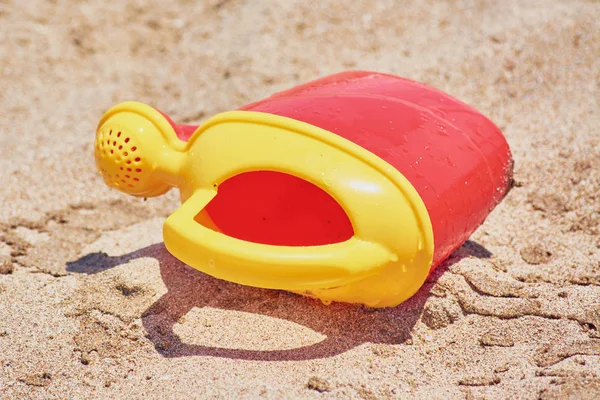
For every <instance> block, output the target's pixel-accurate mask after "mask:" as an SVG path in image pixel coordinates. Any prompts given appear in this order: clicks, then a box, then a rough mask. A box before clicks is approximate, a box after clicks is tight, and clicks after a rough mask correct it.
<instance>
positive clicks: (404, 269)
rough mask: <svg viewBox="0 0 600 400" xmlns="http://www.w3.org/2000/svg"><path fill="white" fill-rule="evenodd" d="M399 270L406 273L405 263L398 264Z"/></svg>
mask: <svg viewBox="0 0 600 400" xmlns="http://www.w3.org/2000/svg"><path fill="white" fill-rule="evenodd" d="M400 270H401V271H402V272H403V273H406V271H407V270H408V269H407V268H406V265H404V264H402V265H401V266H400Z"/></svg>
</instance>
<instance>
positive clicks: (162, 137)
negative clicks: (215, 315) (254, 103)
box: [95, 102, 433, 307]
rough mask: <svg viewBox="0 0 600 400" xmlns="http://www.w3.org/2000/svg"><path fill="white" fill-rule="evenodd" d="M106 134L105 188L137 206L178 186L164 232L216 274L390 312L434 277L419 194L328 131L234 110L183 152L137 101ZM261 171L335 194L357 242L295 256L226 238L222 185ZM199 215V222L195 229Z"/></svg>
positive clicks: (185, 256) (300, 250)
mask: <svg viewBox="0 0 600 400" xmlns="http://www.w3.org/2000/svg"><path fill="white" fill-rule="evenodd" d="M97 132H98V133H97V140H96V148H95V152H96V162H97V165H98V168H99V170H100V172H101V173H102V175H103V176H104V179H105V182H106V183H107V184H109V185H111V186H113V187H116V188H117V189H119V190H121V191H123V192H125V193H129V194H132V195H136V196H156V195H159V194H162V193H164V192H165V191H167V190H168V189H169V188H171V187H177V188H179V190H180V194H181V201H182V205H181V206H180V207H179V208H178V209H177V210H176V211H175V212H173V214H172V215H171V216H169V217H168V219H167V220H166V222H165V224H164V229H163V235H164V241H165V245H166V247H167V249H168V250H169V251H170V252H171V253H172V254H173V255H174V256H175V257H177V258H179V259H180V260H182V261H183V262H185V263H187V264H188V265H190V266H191V267H193V268H196V269H198V270H200V271H202V272H205V273H207V274H209V275H211V276H214V277H217V278H220V279H225V280H228V281H232V282H236V283H240V284H244V285H249V286H255V287H262V288H272V289H282V290H288V291H292V292H295V293H300V294H303V295H306V296H310V297H314V298H318V299H321V300H322V301H323V302H324V303H330V302H331V301H341V302H349V303H361V304H365V305H368V306H370V307H388V306H395V305H397V304H399V303H401V302H403V301H404V300H406V299H408V298H409V297H411V296H412V295H413V294H414V293H415V292H416V291H417V290H418V289H419V288H420V287H421V286H422V284H423V283H424V281H425V279H426V277H427V275H428V273H429V268H430V265H431V261H432V258H433V232H432V228H431V223H430V220H429V216H428V213H427V210H426V208H425V205H424V204H423V202H422V200H421V198H420V197H419V195H418V193H417V192H416V190H415V189H414V188H413V186H412V185H411V184H410V183H409V182H408V181H407V180H406V179H405V178H404V176H403V175H402V174H400V173H399V172H398V171H397V170H396V169H394V168H393V167H392V166H391V165H389V164H388V163H386V162H385V161H383V160H382V159H380V158H379V157H377V156H375V155H373V154H372V153H370V152H368V151H367V150H365V149H363V148H362V147H360V146H358V145H356V144H354V143H352V142H350V141H348V140H346V139H344V138H342V137H340V136H337V135H334V134H332V133H331V132H328V131H326V130H323V129H320V128H318V127H315V126H313V125H309V124H306V123H302V122H299V121H296V120H293V119H290V118H285V117H280V116H276V115H271V114H265V113H259V112H247V111H231V112H225V113H222V114H219V115H216V116H215V117H213V118H211V119H209V120H208V121H206V122H205V123H204V124H203V125H201V126H200V127H198V129H197V130H196V131H195V132H194V134H193V135H192V137H191V138H190V140H189V141H188V142H182V141H180V140H179V139H178V138H177V136H176V134H175V132H174V130H173V128H172V127H171V125H170V124H169V122H168V121H167V120H166V118H165V117H163V116H162V114H160V113H159V112H158V111H156V110H155V109H153V108H152V107H149V106H147V105H144V104H141V103H137V102H126V103H121V104H119V105H117V106H115V107H113V108H112V109H110V110H109V111H108V112H107V113H106V114H105V116H104V117H103V118H102V120H101V121H100V123H99V125H98V131H97ZM132 143H133V144H134V146H133V147H135V150H134V149H133V147H132V146H131V144H132ZM108 145H110V147H109V146H108ZM121 146H122V148H121ZM115 148H116V149H119V152H120V153H118V152H116V151H114V150H115ZM110 150H113V152H112V153H111V152H110ZM259 170H263V171H264V170H271V171H279V172H283V173H287V174H290V175H294V176H297V177H299V178H302V179H304V180H306V181H309V182H311V183H313V184H315V185H317V186H318V187H320V188H322V189H323V190H325V191H327V192H328V193H329V194H330V195H331V196H332V197H333V198H334V199H335V200H336V201H337V202H338V203H339V204H340V205H341V206H342V207H343V209H344V210H345V211H346V213H347V215H348V217H349V219H350V221H351V223H352V226H353V228H354V237H352V238H351V239H349V240H347V241H344V242H341V243H335V244H330V245H322V246H307V247H291V246H290V247H288V246H273V245H265V244H259V243H251V242H247V241H243V240H239V239H236V238H233V237H229V236H226V235H224V234H223V233H221V232H219V230H218V227H217V226H215V225H214V223H212V221H211V220H210V217H209V216H208V215H207V214H206V212H201V211H202V210H203V209H204V207H205V206H206V205H207V204H208V203H209V202H210V201H211V200H212V199H213V198H214V197H215V196H216V194H217V191H218V187H219V184H220V183H222V182H224V181H226V180H227V179H229V178H231V177H233V176H235V175H238V174H240V173H243V172H249V171H259ZM198 214H199V215H200V217H201V218H202V221H201V222H202V223H199V222H197V221H196V220H195V219H194V218H195V217H196V216H197V215H198Z"/></svg>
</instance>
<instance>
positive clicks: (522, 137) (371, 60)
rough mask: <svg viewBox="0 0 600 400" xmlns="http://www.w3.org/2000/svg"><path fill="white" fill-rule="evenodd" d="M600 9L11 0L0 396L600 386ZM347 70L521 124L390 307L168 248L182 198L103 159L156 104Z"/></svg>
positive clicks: (0, 44) (452, 394) (0, 126)
mask: <svg viewBox="0 0 600 400" xmlns="http://www.w3.org/2000/svg"><path fill="white" fill-rule="evenodd" d="M599 19H600V3H599V2H598V1H593V0H588V1H578V0H571V1H560V0H536V1H527V2H523V1H517V0H506V1H494V0H462V1H441V2H434V1H422V2H420V1H410V2H400V1H391V0H389V1H386V0H381V1H376V2H369V1H353V2H344V5H341V3H340V4H338V2H336V1H320V2H301V1H274V0H252V1H249V0H246V1H241V0H239V1H238V0H229V1H228V0H219V1H217V0H207V1H203V2H201V1H190V0H178V1H169V2H159V1H142V0H136V1H128V2H105V1H100V0H88V1H85V2H84V1H76V0H52V1H42V0H27V1H21V0H0V88H1V89H0V110H1V111H0V149H1V150H2V157H1V158H0V183H1V184H0V198H1V199H2V201H1V204H0V239H1V240H0V398H3V399H4V398H6V399H52V398H56V399H89V398H94V399H115V398H127V399H142V398H143V399H150V398H272V399H280V398H282V399H283V398H286V399H295V398H308V399H311V398H312V399H317V398H324V399H325V398H326V399H341V398H362V399H369V400H371V399H387V398H392V399H396V398H397V399H405V398H422V399H507V398H519V399H564V398H577V399H597V398H600V383H599V382H600V377H599V375H600V357H599V356H600V237H599V229H600V228H599V221H600V201H599V200H598V199H599V198H600V128H599V127H600V113H599V111H598V110H599V109H600V104H599V103H600V101H599V100H600V57H599V55H600V31H599V30H598V20H599ZM346 69H369V70H376V71H380V72H387V73H394V74H398V75H402V76H405V77H407V78H411V79H415V80H419V81H422V82H425V83H427V84H430V85H433V86H435V87H438V88H440V89H442V90H444V91H446V92H448V93H450V94H452V95H454V96H456V97H458V98H460V99H462V100H464V101H465V102H467V103H469V104H471V105H473V106H475V107H476V108H478V109H479V110H481V111H482V112H483V113H484V114H486V115H488V116H489V117H490V118H491V119H492V120H494V121H495V122H496V123H497V124H498V125H499V126H500V127H501V128H502V129H503V131H504V132H505V134H506V136H507V139H508V141H509V143H510V145H511V147H512V150H513V152H514V157H515V162H516V170H515V179H516V187H515V188H514V189H513V190H512V191H511V193H510V194H509V195H508V197H507V198H506V199H505V201H504V202H502V203H501V204H500V206H498V207H497V208H496V209H495V210H494V211H493V212H492V214H491V215H490V216H489V218H488V219H487V221H486V222H485V224H484V225H483V226H482V227H481V228H480V229H479V230H478V231H477V232H476V233H475V234H474V235H473V237H472V238H471V240H470V241H469V242H467V244H465V245H464V246H463V247H462V248H461V249H459V250H458V251H457V252H456V253H455V254H454V255H453V256H452V257H451V258H450V259H449V260H448V261H447V262H446V263H445V264H444V265H443V266H442V267H441V268H440V269H439V270H438V271H437V272H436V273H435V274H434V275H432V276H431V277H430V279H429V280H428V282H427V284H426V285H425V287H424V288H423V289H422V290H421V291H420V292H419V293H418V294H417V295H415V296H414V298H412V299H411V300H410V301H408V302H407V303H405V304H403V305H401V306H398V307H396V308H393V309H384V310H368V309H364V308H362V307H356V306H352V305H347V304H336V303H334V304H332V305H330V306H325V305H322V304H320V303H319V302H318V301H314V300H309V299H305V298H302V297H299V296H296V295H292V294H288V293H285V292H279V291H271V290H262V289H254V288H249V287H243V286H239V285H235V284H232V283H228V282H223V281H219V280H216V279H213V278H211V277H209V276H206V275H204V274H202V273H199V272H197V271H195V270H192V269H191V268H189V267H187V266H185V265H183V264H181V263H180V262H178V261H177V260H175V259H173V258H172V257H171V256H170V255H169V254H168V253H167V251H166V250H165V248H164V245H163V244H162V239H161V224H162V221H163V220H164V218H165V217H166V216H167V215H168V214H169V213H170V212H171V211H172V210H174V209H175V207H177V204H178V203H177V193H176V192H173V193H169V195H168V196H166V197H162V198H154V199H148V200H147V201H143V200H141V199H134V198H131V197H128V196H125V195H122V194H120V193H118V192H116V191H114V190H111V189H109V188H107V187H106V186H105V185H104V184H103V182H102V180H101V178H100V176H99V175H98V174H97V173H96V171H95V167H94V164H93V156H92V143H93V135H94V130H95V125H96V123H97V121H98V119H99V118H100V116H101V115H102V113H103V112H104V111H105V110H106V109H107V108H108V107H110V106H112V105H113V104H115V103H116V102H119V101H122V100H129V99H132V100H139V101H143V102H146V103H149V104H152V105H154V106H156V107H158V108H161V109H163V110H164V111H166V112H167V113H169V114H171V115H172V116H173V117H174V119H176V120H178V121H179V122H188V123H199V122H201V121H203V120H204V119H206V118H208V117H210V116H211V115H214V114H215V113H218V112H221V111H226V110H231V109H234V108H236V107H239V106H241V105H244V104H246V103H248V102H251V101H254V100H259V99H261V98H264V97H265V96H267V95H269V94H270V93H272V92H275V91H278V90H282V89H285V88H289V87H292V86H294V85H296V84H298V83H302V82H305V81H307V80H310V79H314V78H316V77H319V76H323V75H326V74H330V73H335V72H339V71H342V70H346Z"/></svg>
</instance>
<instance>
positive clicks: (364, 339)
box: [67, 241, 491, 361]
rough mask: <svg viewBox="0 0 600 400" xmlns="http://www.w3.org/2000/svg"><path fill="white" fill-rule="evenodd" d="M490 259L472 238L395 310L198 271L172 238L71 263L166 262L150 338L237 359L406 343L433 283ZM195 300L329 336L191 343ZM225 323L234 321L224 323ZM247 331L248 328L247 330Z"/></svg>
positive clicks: (78, 267)
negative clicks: (232, 344)
mask: <svg viewBox="0 0 600 400" xmlns="http://www.w3.org/2000/svg"><path fill="white" fill-rule="evenodd" d="M468 256H472V257H478V258H489V257H491V253H490V252H489V251H487V250H486V249H485V248H484V247H482V246H481V245H479V244H477V243H475V242H472V241H468V242H467V243H465V244H464V245H463V247H461V249H459V250H458V251H457V252H456V253H455V254H454V255H453V256H452V257H451V258H450V259H449V260H448V261H446V263H444V264H443V265H441V266H440V267H438V268H437V270H436V271H435V272H434V273H433V274H432V275H431V276H430V277H429V278H428V280H427V282H426V283H425V285H424V286H423V287H422V288H421V290H419V292H418V293H417V294H416V295H414V296H413V297H412V298H411V299H409V300H408V301H406V302H405V303H403V304H401V305H399V306H397V307H395V308H387V309H368V308H365V307H361V306H357V305H351V304H340V303H333V304H331V305H329V306H325V305H323V304H321V302H319V301H318V300H312V299H308V298H304V297H302V296H299V295H295V294H292V293H288V292H284V291H277V290H266V289H258V288H252V287H247V286H242V285H238V284H234V283H230V282H226V281H223V280H219V279H215V278H212V277H210V276H208V275H206V274H204V273H201V272H199V271H196V270H194V269H192V268H190V267H188V266H186V265H185V264H183V263H181V262H179V261H178V260H176V259H175V258H174V257H173V256H171V255H170V254H169V253H168V252H167V250H166V248H165V247H164V244H162V243H160V244H154V245H151V246H148V247H145V248H143V249H140V250H137V251H135V252H132V253H128V254H125V255H122V256H118V257H110V256H107V255H106V254H104V253H92V254H88V255H86V256H84V257H82V258H80V259H79V260H77V261H73V262H69V263H67V270H68V271H70V272H75V273H82V274H96V273H99V272H102V271H104V270H107V269H109V268H112V267H115V266H117V265H121V264H124V263H127V262H128V261H130V260H133V259H137V258H142V257H152V258H155V259H156V260H158V262H159V264H160V274H161V277H162V280H163V282H164V284H165V285H166V287H167V293H166V294H165V295H163V296H162V297H161V298H160V299H159V300H157V301H156V302H155V303H154V304H152V305H151V306H150V307H149V308H148V309H147V310H146V311H145V312H144V313H143V314H142V316H141V318H142V322H143V325H144V328H145V329H146V331H147V332H148V338H149V339H150V340H151V341H152V342H153V343H154V345H155V347H156V349H157V351H158V352H160V354H162V355H163V356H164V357H188V356H213V357H224V358H229V359H243V360H265V361H274V360H278V361H292V360H307V359H318V358H325V357H331V356H334V355H337V354H341V353H343V352H346V351H348V350H350V349H352V348H354V347H357V346H360V345H362V344H364V343H381V344H400V343H403V342H405V341H406V340H408V339H409V338H410V332H411V330H412V328H413V326H414V325H415V323H416V322H417V320H418V319H419V317H420V316H421V314H422V311H423V307H424V305H425V302H426V301H427V299H428V297H429V296H430V293H429V291H430V289H431V287H432V286H433V285H434V284H435V282H436V281H437V279H438V278H439V276H440V275H441V274H442V273H443V271H445V270H446V269H447V267H448V265H450V264H452V263H455V262H457V261H458V260H460V259H461V258H464V257H468ZM194 307H198V308H201V307H212V308H217V309H223V310H234V311H243V312H247V313H254V314H258V315H265V316H269V317H272V318H278V319H282V320H287V321H291V322H295V323H297V324H299V325H302V326H304V327H306V328H309V329H312V330H313V331H315V332H318V333H320V334H322V335H324V336H326V338H325V339H324V340H323V341H321V342H318V343H315V344H312V345H309V346H306V347H300V348H294V349H285V350H266V351H261V350H245V349H229V348H220V347H209V346H202V345H196V344H188V343H184V342H183V341H182V340H181V339H180V338H179V336H178V335H177V334H176V333H175V332H174V329H173V328H174V326H175V324H176V323H177V321H178V320H180V319H181V318H182V317H183V316H184V315H186V314H187V313H188V312H189V311H190V310H192V309H193V308H194ZM218 328H220V329H228V328H229V327H228V326H226V325H225V322H224V323H223V326H221V327H218ZM239 335H240V336H242V335H244V332H239Z"/></svg>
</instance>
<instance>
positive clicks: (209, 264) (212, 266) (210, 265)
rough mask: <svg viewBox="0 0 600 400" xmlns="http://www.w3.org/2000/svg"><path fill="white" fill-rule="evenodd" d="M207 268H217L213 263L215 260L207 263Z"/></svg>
mask: <svg viewBox="0 0 600 400" xmlns="http://www.w3.org/2000/svg"><path fill="white" fill-rule="evenodd" d="M208 266H209V267H211V268H215V267H216V266H217V263H216V262H215V260H210V261H208Z"/></svg>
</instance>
